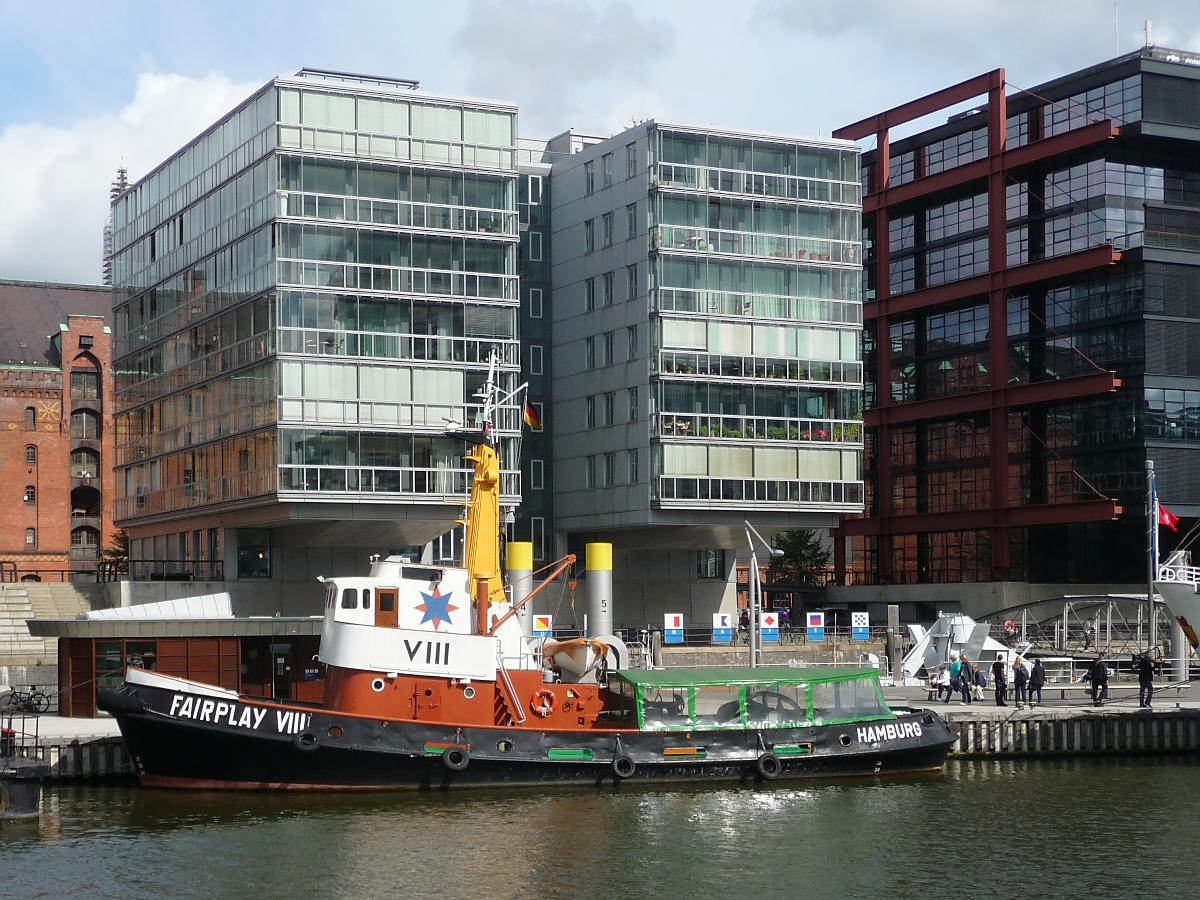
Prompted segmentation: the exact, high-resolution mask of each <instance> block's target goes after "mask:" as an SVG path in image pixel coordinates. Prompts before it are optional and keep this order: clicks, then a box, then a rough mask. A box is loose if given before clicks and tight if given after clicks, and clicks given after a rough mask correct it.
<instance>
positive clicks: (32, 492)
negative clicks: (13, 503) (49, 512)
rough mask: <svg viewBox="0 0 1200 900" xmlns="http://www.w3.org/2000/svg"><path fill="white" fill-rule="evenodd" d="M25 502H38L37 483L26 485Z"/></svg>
mask: <svg viewBox="0 0 1200 900" xmlns="http://www.w3.org/2000/svg"><path fill="white" fill-rule="evenodd" d="M25 502H26V503H37V487H36V486H35V485H32V484H27V485H25Z"/></svg>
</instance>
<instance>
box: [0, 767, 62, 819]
mask: <svg viewBox="0 0 1200 900" xmlns="http://www.w3.org/2000/svg"><path fill="white" fill-rule="evenodd" d="M49 774H50V766H48V765H47V764H46V763H44V762H42V761H41V760H39V759H25V758H23V757H20V756H4V757H0V819H20V818H26V817H28V816H36V815H38V813H40V812H41V810H42V779H43V778H45V777H46V776H47V775H49Z"/></svg>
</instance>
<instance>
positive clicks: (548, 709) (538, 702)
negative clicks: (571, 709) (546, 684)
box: [529, 688, 558, 719]
mask: <svg viewBox="0 0 1200 900" xmlns="http://www.w3.org/2000/svg"><path fill="white" fill-rule="evenodd" d="M556 706H558V695H557V694H555V693H554V691H551V690H548V689H546V688H543V689H542V690H540V691H538V692H537V693H535V694H534V695H533V697H532V698H531V699H530V701H529V708H530V709H532V710H533V714H534V715H536V716H541V717H542V718H543V719H544V718H546V716H548V715H550V713H552V712H554V708H555V707H556Z"/></svg>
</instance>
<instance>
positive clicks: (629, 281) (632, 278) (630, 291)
mask: <svg viewBox="0 0 1200 900" xmlns="http://www.w3.org/2000/svg"><path fill="white" fill-rule="evenodd" d="M637 294H638V277H637V266H636V265H634V266H626V267H625V299H626V300H632V299H633V298H634V297H636V296H637Z"/></svg>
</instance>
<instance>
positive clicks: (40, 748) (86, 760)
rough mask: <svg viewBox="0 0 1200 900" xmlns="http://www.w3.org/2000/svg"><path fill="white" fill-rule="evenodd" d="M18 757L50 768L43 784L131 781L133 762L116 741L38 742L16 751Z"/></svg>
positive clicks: (118, 741) (122, 742)
mask: <svg viewBox="0 0 1200 900" xmlns="http://www.w3.org/2000/svg"><path fill="white" fill-rule="evenodd" d="M17 754H18V755H19V756H24V757H26V758H29V759H38V760H41V761H42V762H44V763H47V764H48V765H49V766H50V774H49V775H48V776H47V777H46V780H47V781H80V780H87V779H104V780H106V781H107V780H112V779H116V778H129V777H132V776H133V774H134V772H133V761H132V760H131V759H130V758H129V753H128V751H127V750H126V749H125V742H124V740H122V739H121V738H120V737H100V738H94V739H91V740H79V739H78V738H75V739H71V740H62V739H60V740H55V739H49V738H42V739H41V740H40V741H39V742H38V745H37V746H36V747H33V746H29V747H25V748H23V749H19V750H18V751H17Z"/></svg>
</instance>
